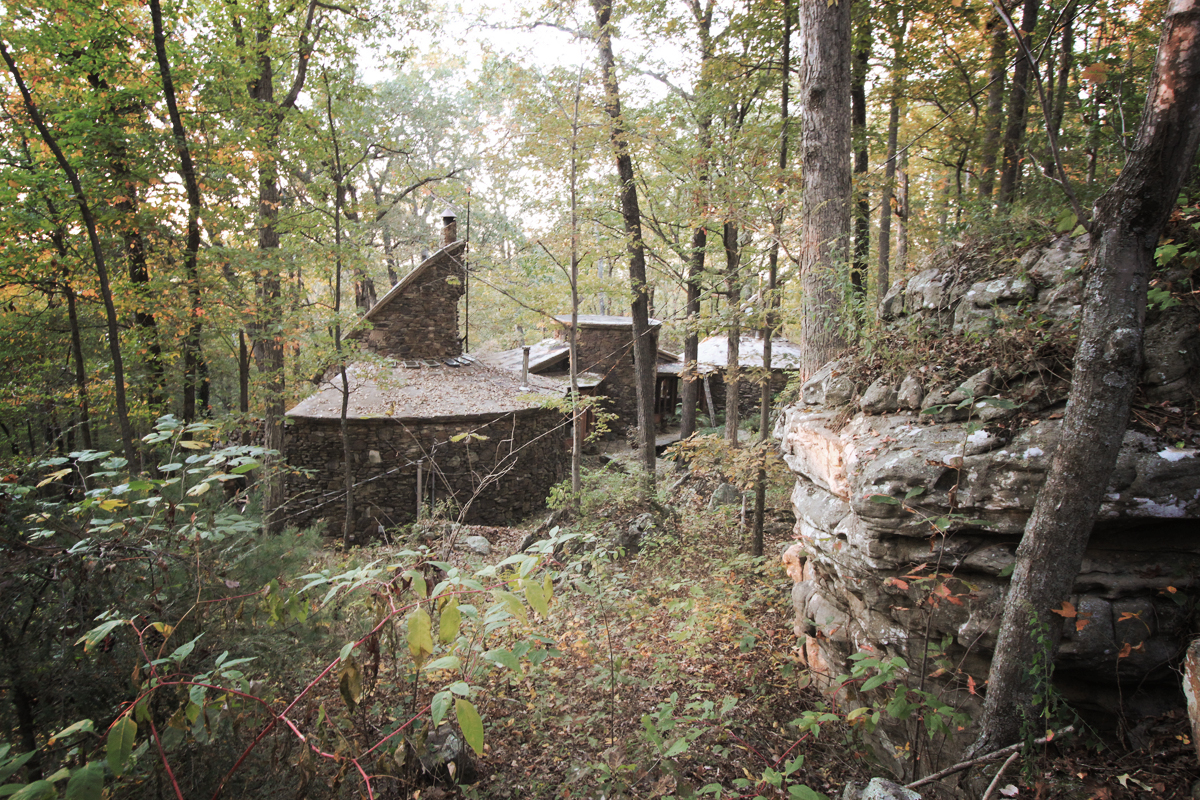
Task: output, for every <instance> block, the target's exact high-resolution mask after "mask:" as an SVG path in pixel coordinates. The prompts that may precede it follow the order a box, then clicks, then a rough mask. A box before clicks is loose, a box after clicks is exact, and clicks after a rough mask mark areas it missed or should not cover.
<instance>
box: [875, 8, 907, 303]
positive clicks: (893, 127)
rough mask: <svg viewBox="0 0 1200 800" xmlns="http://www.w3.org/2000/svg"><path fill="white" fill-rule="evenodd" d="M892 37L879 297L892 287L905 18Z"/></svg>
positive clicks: (893, 29)
mask: <svg viewBox="0 0 1200 800" xmlns="http://www.w3.org/2000/svg"><path fill="white" fill-rule="evenodd" d="M890 28H891V37H892V70H891V93H890V95H889V97H888V127H887V161H886V164H885V166H884V170H883V192H882V198H881V200H880V203H879V261H878V267H877V268H876V272H875V285H876V287H878V291H879V297H881V298H882V297H883V296H884V295H885V294H887V290H888V286H889V285H890V284H891V262H892V253H891V250H892V216H893V215H894V214H895V209H894V208H893V207H892V206H893V203H894V202H895V197H896V148H897V147H898V145H899V136H900V98H901V97H902V96H903V93H904V83H905V81H904V77H905V75H906V74H907V69H908V68H907V66H906V65H905V63H904V34H905V32H906V30H907V28H908V21H907V20H905V19H893V20H892V22H891V26H890Z"/></svg>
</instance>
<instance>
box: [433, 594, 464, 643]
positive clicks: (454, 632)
mask: <svg viewBox="0 0 1200 800" xmlns="http://www.w3.org/2000/svg"><path fill="white" fill-rule="evenodd" d="M461 625H462V613H461V612H460V611H459V610H458V598H457V597H452V598H450V602H448V603H446V605H445V607H444V608H443V609H442V616H441V619H439V620H438V639H440V640H441V642H442V644H450V643H451V642H453V641H454V640H455V639H456V638H457V637H458V629H459V627H460V626H461Z"/></svg>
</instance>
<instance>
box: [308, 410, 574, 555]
mask: <svg viewBox="0 0 1200 800" xmlns="http://www.w3.org/2000/svg"><path fill="white" fill-rule="evenodd" d="M561 424H562V415H561V414H559V413H558V412H556V411H552V410H547V409H534V410H531V411H527V412H520V413H518V414H506V415H503V416H501V417H499V418H494V417H493V418H490V419H488V418H457V419H441V420H432V421H428V420H426V421H422V420H398V419H393V418H382V419H361V420H351V421H350V435H351V437H352V440H353V442H354V444H353V454H352V468H353V472H354V480H355V483H356V484H357V486H356V489H355V493H354V507H355V521H354V531H355V541H360V542H361V541H366V540H370V539H373V538H376V537H377V536H378V535H379V533H380V531H381V530H382V529H391V528H393V527H395V526H397V525H401V524H404V523H407V522H411V521H413V520H414V519H415V518H416V506H417V469H416V463H417V462H418V461H420V460H422V459H424V463H423V475H424V480H423V484H424V487H423V488H424V493H423V494H424V498H425V502H426V505H427V506H428V504H429V502H430V501H431V500H432V501H433V502H435V503H440V502H442V501H444V500H446V499H451V500H453V502H454V503H455V504H456V506H458V507H462V506H465V505H467V504H468V503H470V506H469V509H468V512H467V514H466V518H465V520H464V521H466V522H471V523H479V522H486V523H488V524H499V523H500V522H502V521H505V520H518V519H521V518H523V517H526V516H528V515H529V514H532V513H534V512H537V511H539V510H541V509H543V508H545V504H546V496H547V495H548V494H549V492H550V487H551V486H553V485H554V484H555V483H557V482H558V481H559V480H561V479H562V478H563V477H564V475H565V474H566V473H567V470H568V457H569V454H568V453H567V451H566V450H565V449H564V447H563V440H564V438H565V434H564V433H563V430H562V428H561V427H560V426H561ZM456 437H461V438H460V441H453V439H454V438H456ZM514 442H515V443H517V445H515V446H517V447H520V444H521V443H527V444H525V446H523V447H520V449H519V451H515V452H514ZM285 452H286V454H287V460H288V464H289V465H290V466H291V467H292V468H293V469H296V468H303V469H308V470H312V471H313V476H314V477H311V478H310V477H306V476H305V475H304V474H303V473H300V472H289V474H288V476H287V495H288V498H289V499H288V503H287V509H286V512H285V513H286V514H287V517H288V521H289V523H291V524H296V525H301V526H303V525H309V524H312V523H314V522H316V521H318V520H322V519H323V520H325V521H326V523H327V531H328V533H329V534H331V535H335V536H340V535H341V526H342V520H343V518H344V515H345V507H344V505H343V503H342V501H341V497H340V495H341V493H342V490H343V477H342V464H343V460H342V439H341V430H340V425H339V421H338V420H336V419H331V420H316V419H304V418H301V419H296V421H295V424H293V425H289V426H288V428H287V433H286V440H285Z"/></svg>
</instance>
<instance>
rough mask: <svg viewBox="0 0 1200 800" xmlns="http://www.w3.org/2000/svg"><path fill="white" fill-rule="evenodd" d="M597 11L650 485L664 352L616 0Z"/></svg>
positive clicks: (597, 3)
mask: <svg viewBox="0 0 1200 800" xmlns="http://www.w3.org/2000/svg"><path fill="white" fill-rule="evenodd" d="M592 10H593V11H595V13H596V44H597V49H598V50H599V53H600V70H601V72H602V73H603V80H604V111H605V113H606V114H608V119H609V137H610V139H611V140H612V146H613V153H614V155H615V157H616V162H617V178H618V180H619V181H620V183H621V216H622V218H623V219H624V221H625V236H626V237H627V238H628V254H629V288H630V291H632V292H633V302H632V304H631V309H630V310H631V312H632V314H631V315H632V317H633V358H634V370H635V376H636V380H637V405H638V432H639V434H640V436H641V442H640V448H639V449H640V451H641V460H642V466H643V468H644V469H645V471H646V475H645V476H644V478H645V488H646V489H647V490H652V489H653V487H654V478H655V468H656V463H657V462H656V460H655V456H654V373H655V369H656V367H657V362H658V358H657V356H658V354H657V353H656V352H655V348H654V339H653V337H652V336H651V335H650V291H649V289H650V287H649V285H648V284H647V283H646V249H645V244H644V242H643V240H642V212H641V209H640V208H639V207H638V196H637V184H636V182H635V180H634V173H633V158H632V157H631V156H630V154H629V137H628V135H627V134H626V131H625V121H624V118H623V117H622V116H621V91H620V86H619V84H618V82H617V62H616V58H615V57H614V56H613V49H612V28H611V26H610V22H611V19H612V2H611V0H592Z"/></svg>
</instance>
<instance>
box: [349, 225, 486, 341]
mask: <svg viewBox="0 0 1200 800" xmlns="http://www.w3.org/2000/svg"><path fill="white" fill-rule="evenodd" d="M464 249H465V243H463V242H456V243H454V244H452V245H449V246H448V247H446V248H444V249H442V250H441V251H439V252H437V253H435V254H434V255H432V256H430V259H429V261H427V262H425V263H424V264H422V265H421V267H418V268H417V269H418V270H420V273H419V274H417V275H415V276H414V278H413V279H412V282H411V283H410V284H408V285H407V286H405V287H404V288H403V289H402V290H401V291H400V292H399V293H398V294H396V295H395V296H394V297H391V298H390V299H389V298H387V297H385V298H384V299H383V300H381V301H380V305H378V306H376V307H375V309H374V310H373V313H372V314H371V317H370V319H369V320H368V321H367V327H365V328H361V329H359V330H356V331H354V332H353V333H351V334H350V335H349V336H347V337H346V338H348V339H357V340H359V341H360V342H362V343H363V345H364V346H365V348H366V349H367V350H369V351H371V352H373V353H377V354H379V355H384V356H392V357H393V358H399V359H416V358H436V359H444V358H453V357H455V356H460V355H462V341H461V340H460V339H459V335H458V300H459V298H460V297H462V295H463V291H464V288H463V277H464V271H463V263H462V258H463V253H464ZM430 262H432V263H430ZM406 280H407V279H406Z"/></svg>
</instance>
